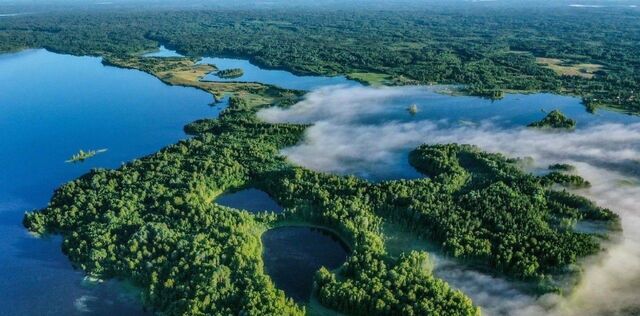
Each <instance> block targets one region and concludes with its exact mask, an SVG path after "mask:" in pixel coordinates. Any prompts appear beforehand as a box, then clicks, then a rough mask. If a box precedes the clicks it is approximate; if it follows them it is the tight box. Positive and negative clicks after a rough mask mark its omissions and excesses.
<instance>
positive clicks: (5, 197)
mask: <svg viewBox="0 0 640 316" xmlns="http://www.w3.org/2000/svg"><path fill="white" fill-rule="evenodd" d="M210 101H211V96H210V95H209V94H207V93H204V92H202V91H200V90H196V89H191V88H184V87H171V86H168V85H165V84H163V83H162V82H160V81H159V80H158V79H156V78H154V77H152V76H150V75H148V74H146V73H143V72H139V71H135V70H125V69H119V68H113V67H105V66H103V65H102V64H101V60H100V59H99V58H93V57H74V56H68V55H59V54H53V53H50V52H47V51H45V50H30V51H24V52H20V53H16V54H8V55H0V135H2V136H0V165H2V167H3V168H2V170H0V235H1V236H2V238H0V267H2V269H1V270H0V306H2V307H1V310H0V314H2V315H75V314H79V313H82V312H83V311H93V313H94V314H97V315H107V314H109V315H111V314H114V313H115V314H118V313H120V314H122V315H130V314H137V313H140V312H141V307H140V306H139V304H137V303H135V300H132V299H131V298H130V297H127V296H126V295H124V294H123V292H122V291H120V290H119V287H118V286H117V285H116V284H113V282H107V284H104V285H98V286H86V285H83V282H82V277H83V274H82V273H81V272H79V271H74V270H73V269H72V268H71V265H70V263H69V261H68V259H67V258H66V257H65V256H64V255H63V254H62V252H61V250H60V242H61V240H60V238H58V237H50V238H44V239H38V238H34V237H32V236H31V235H29V234H28V233H27V231H26V230H25V229H24V228H23V227H22V225H21V222H22V216H23V214H24V212H25V210H29V209H34V208H41V207H43V206H45V205H46V203H47V201H48V199H49V198H50V196H51V194H52V192H53V190H54V189H55V188H56V187H58V186H59V185H61V184H62V183H64V182H66V181H69V180H72V179H74V178H76V177H78V176H80V175H82V174H84V173H85V172H87V171H89V170H90V169H91V168H95V167H109V168H115V167H118V166H119V165H120V164H121V163H122V162H125V161H129V160H131V159H133V158H137V157H141V156H144V155H147V154H151V153H153V152H155V151H157V150H158V149H160V148H162V147H164V146H166V145H168V144H171V143H174V142H176V141H178V140H179V139H182V138H185V137H186V136H185V134H184V133H183V131H182V127H183V126H184V125H185V124H187V123H189V122H191V121H193V120H196V119H199V118H204V117H214V116H216V115H217V114H218V112H219V110H220V109H219V108H217V107H214V108H212V107H209V106H207V104H208V103H209V102H210ZM99 148H108V151H107V152H105V153H102V154H99V155H97V156H95V157H94V158H92V159H89V160H87V161H85V162H84V163H77V164H69V163H65V162H64V161H65V160H66V159H68V158H69V157H70V156H71V155H72V154H74V153H76V152H77V151H78V150H79V149H85V150H88V149H99Z"/></svg>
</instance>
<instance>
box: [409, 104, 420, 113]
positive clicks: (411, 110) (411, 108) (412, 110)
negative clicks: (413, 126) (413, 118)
mask: <svg viewBox="0 0 640 316" xmlns="http://www.w3.org/2000/svg"><path fill="white" fill-rule="evenodd" d="M407 111H408V112H409V114H411V115H416V114H418V111H419V110H418V105H417V104H415V103H414V104H411V105H410V106H409V107H408V108H407Z"/></svg>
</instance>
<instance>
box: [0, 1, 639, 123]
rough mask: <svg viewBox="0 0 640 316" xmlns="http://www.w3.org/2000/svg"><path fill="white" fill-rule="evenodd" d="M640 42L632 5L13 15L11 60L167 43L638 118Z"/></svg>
mask: <svg viewBox="0 0 640 316" xmlns="http://www.w3.org/2000/svg"><path fill="white" fill-rule="evenodd" d="M639 34H640V19H639V14H638V10H632V9H630V8H622V7H619V8H616V7H611V8H599V10H598V11H594V10H580V9H577V8H573V7H569V6H567V7H553V8H545V7H540V8H527V9H518V8H504V7H500V6H498V7H487V8H467V9H460V8H458V9H453V8H431V9H415V10H391V11H379V10H359V11H357V12H356V11H350V10H315V11H312V12H311V11H304V10H292V9H290V10H287V9H277V10H275V9H274V10H259V9H256V10H248V9H247V10H188V9H183V10H160V9H158V10H136V11H132V12H123V11H109V10H103V11H99V12H92V11H79V12H73V13H55V12H53V13H51V14H46V15H44V14H40V15H38V14H34V15H25V16H13V17H4V18H3V19H0V52H7V51H14V50H19V49H23V48H40V47H44V48H47V49H49V50H52V51H55V52H61V53H69V54H77V55H97V56H104V55H127V54H137V53H139V52H141V51H148V50H150V49H153V48H156V47H157V46H158V43H162V44H164V45H165V46H167V47H169V48H172V49H177V50H178V52H180V53H182V54H185V55H188V56H192V57H201V56H227V57H243V58H249V59H250V60H251V61H252V62H253V63H255V64H258V65H260V66H262V67H267V68H282V69H286V70H290V71H292V72H295V73H298V74H323V75H337V74H343V75H351V76H353V77H356V78H380V77H386V78H387V80H385V82H387V83H389V84H412V83H414V84H415V83H420V84H463V85H464V86H463V88H462V89H463V90H464V91H465V92H467V93H471V94H475V95H480V96H485V97H488V98H500V97H501V96H502V95H503V94H504V93H505V92H513V91H550V92H555V93H563V94H569V95H577V96H580V97H582V98H583V100H584V103H585V105H586V106H587V107H588V108H589V109H591V110H595V109H597V108H598V107H601V106H606V107H613V108H616V109H620V110H623V111H627V112H631V113H638V112H639V111H640V95H639V94H640V89H638V86H639V85H640V61H638V58H637V56H639V55H640V44H639V43H640V38H639V36H640V35H639ZM365 81H366V80H365Z"/></svg>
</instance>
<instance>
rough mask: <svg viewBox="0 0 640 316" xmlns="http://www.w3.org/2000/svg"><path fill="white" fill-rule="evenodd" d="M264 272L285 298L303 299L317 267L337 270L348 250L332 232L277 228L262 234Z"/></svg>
mask: <svg viewBox="0 0 640 316" xmlns="http://www.w3.org/2000/svg"><path fill="white" fill-rule="evenodd" d="M262 244H263V247H264V250H263V260H264V265H265V269H266V271H267V273H268V274H269V276H270V277H271V279H272V280H273V282H274V283H275V284H276V286H277V287H278V288H279V289H281V290H283V291H284V292H285V294H286V295H287V296H288V297H291V298H293V299H294V300H295V301H296V302H300V303H304V302H306V301H307V300H308V299H309V297H310V295H311V290H312V285H313V276H314V275H315V273H316V271H318V269H320V267H326V268H327V269H336V268H338V267H340V266H341V265H342V264H343V263H344V262H345V260H346V259H347V255H348V253H349V250H348V247H347V246H346V245H345V244H344V243H343V242H341V241H340V240H339V239H338V238H337V236H335V235H334V234H333V233H331V232H329V231H326V230H322V229H316V228H310V227H279V228H274V229H271V230H268V231H267V232H265V233H264V234H263V235H262Z"/></svg>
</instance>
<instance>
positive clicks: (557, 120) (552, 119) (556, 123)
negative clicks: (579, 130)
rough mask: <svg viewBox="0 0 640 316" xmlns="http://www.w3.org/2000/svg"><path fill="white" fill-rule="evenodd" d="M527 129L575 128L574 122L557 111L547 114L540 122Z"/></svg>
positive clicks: (530, 125)
mask: <svg viewBox="0 0 640 316" xmlns="http://www.w3.org/2000/svg"><path fill="white" fill-rule="evenodd" d="M528 126H529V127H538V128H565V129H573V128H575V127H576V121H575V120H573V119H570V118H568V117H566V116H565V115H564V114H562V112H560V111H559V110H553V111H551V112H549V114H547V116H545V117H544V118H543V119H542V120H540V121H537V122H533V123H531V124H529V125H528Z"/></svg>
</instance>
